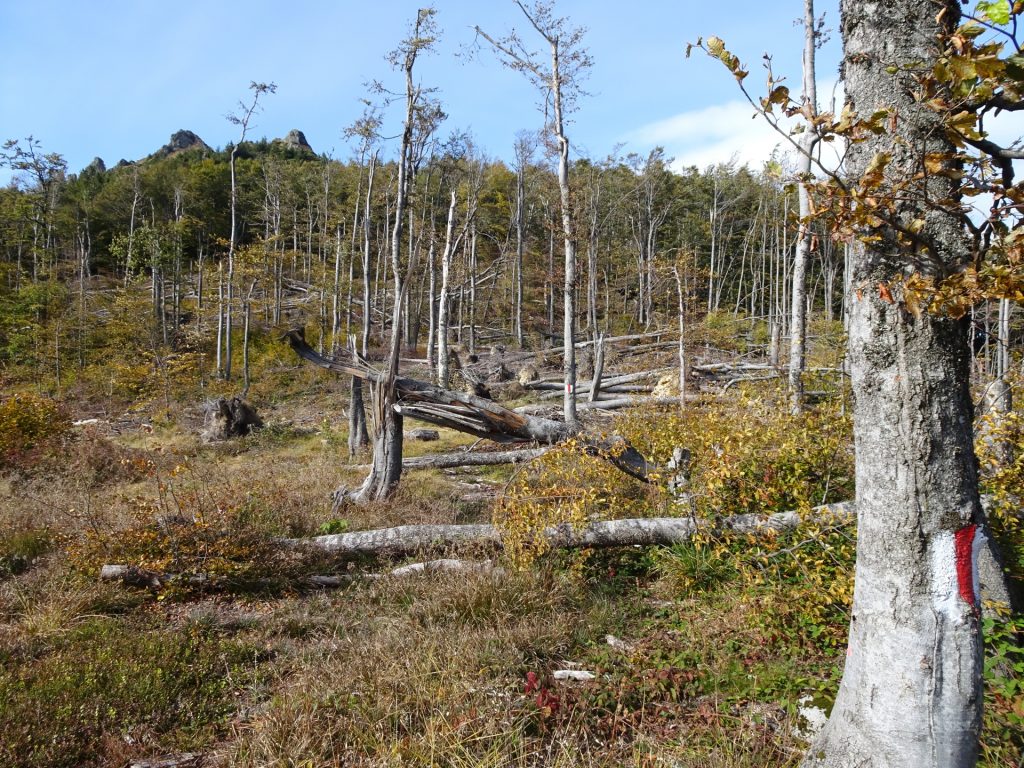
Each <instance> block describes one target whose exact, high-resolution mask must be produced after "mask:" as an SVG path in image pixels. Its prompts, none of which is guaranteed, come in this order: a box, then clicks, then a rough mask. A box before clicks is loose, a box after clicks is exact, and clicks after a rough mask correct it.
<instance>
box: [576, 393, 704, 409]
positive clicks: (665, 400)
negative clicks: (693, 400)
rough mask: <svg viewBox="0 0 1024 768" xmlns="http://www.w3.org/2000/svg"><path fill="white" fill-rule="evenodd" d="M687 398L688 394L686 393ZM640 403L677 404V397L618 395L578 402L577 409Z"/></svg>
mask: <svg viewBox="0 0 1024 768" xmlns="http://www.w3.org/2000/svg"><path fill="white" fill-rule="evenodd" d="M687 399H689V395H687ZM641 405H679V398H678V397H618V398H615V399H613V400H596V401H594V402H592V403H580V404H579V405H577V406H576V408H577V409H578V410H581V411H585V410H590V409H596V410H602V411H613V410H616V409H618V408H636V407H638V406H641Z"/></svg>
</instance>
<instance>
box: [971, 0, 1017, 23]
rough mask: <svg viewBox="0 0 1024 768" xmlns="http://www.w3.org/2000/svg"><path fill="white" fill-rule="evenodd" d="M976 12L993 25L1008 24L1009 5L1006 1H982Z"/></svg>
mask: <svg viewBox="0 0 1024 768" xmlns="http://www.w3.org/2000/svg"><path fill="white" fill-rule="evenodd" d="M977 12H978V14H980V15H981V16H983V17H985V18H986V19H988V20H989V21H991V22H992V23H993V24H1009V23H1010V4H1009V3H1008V2H1006V0H982V1H981V2H979V3H978V7H977Z"/></svg>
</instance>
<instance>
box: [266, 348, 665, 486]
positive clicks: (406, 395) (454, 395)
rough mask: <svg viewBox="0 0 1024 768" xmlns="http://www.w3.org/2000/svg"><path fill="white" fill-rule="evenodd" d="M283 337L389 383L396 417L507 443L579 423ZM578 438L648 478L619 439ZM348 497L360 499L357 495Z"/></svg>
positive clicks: (312, 357)
mask: <svg viewBox="0 0 1024 768" xmlns="http://www.w3.org/2000/svg"><path fill="white" fill-rule="evenodd" d="M284 339H285V340H286V341H287V342H288V343H289V344H290V345H291V347H292V349H293V350H294V351H295V352H296V354H298V355H299V357H301V358H303V359H304V360H308V361H309V362H311V363H313V364H314V365H318V366H320V367H321V368H326V369H327V370H330V371H335V372H336V373H341V374H345V375H347V376H355V377H357V378H359V379H362V380H364V381H366V382H369V384H370V386H371V388H372V389H373V390H374V391H377V390H379V389H380V387H382V386H384V385H385V384H386V385H387V386H389V387H390V389H391V391H392V397H391V398H390V401H389V402H390V407H391V408H392V409H393V410H394V412H395V413H396V414H397V415H399V416H403V417H404V416H408V417H410V418H414V419H419V420H420V421H425V422H427V423H429V424H435V425H437V426H439V427H447V428H449V429H454V430H456V431H458V432H464V433H466V434H469V435H473V436H475V437H480V438H484V439H486V440H491V441H493V442H496V443H501V444H506V445H508V444H522V443H541V444H545V445H553V444H555V443H559V442H562V441H563V440H565V439H567V438H569V437H571V436H572V435H573V434H575V433H576V430H577V428H578V427H577V426H576V425H575V424H573V425H570V424H567V423H565V422H563V421H555V420H553V419H546V418H543V417H540V416H533V415H529V414H524V413H518V412H516V411H512V410H509V409H508V408H505V407H503V406H501V405H499V404H498V403H496V402H494V401H493V400H489V399H487V398H483V397H479V396H477V395H474V394H471V393H469V392H457V391H454V390H449V389H442V388H440V387H437V386H434V385H433V384H430V383H429V382H426V381H419V380H417V379H409V378H405V377H402V376H395V375H394V373H393V371H386V372H383V373H382V372H380V371H377V370H375V369H374V368H372V367H370V366H369V365H368V364H366V363H365V362H362V361H360V360H350V359H343V358H340V357H328V356H326V355H322V354H320V353H319V352H317V351H316V350H315V349H313V348H312V347H311V346H309V344H307V343H306V339H305V334H304V332H303V330H302V329H294V330H291V331H289V332H288V333H286V334H285V336H284ZM580 439H581V441H582V444H583V445H584V446H585V448H586V450H587V451H588V452H589V453H591V454H593V455H595V456H600V457H602V458H604V459H606V460H607V461H609V462H611V463H612V464H613V465H614V466H615V467H617V468H618V469H620V470H621V471H623V472H625V473H626V474H628V475H630V476H631V477H635V478H637V479H638V480H642V481H644V482H649V475H650V473H651V472H652V471H653V470H654V469H655V467H654V466H653V465H651V464H649V463H648V461H647V460H646V459H645V458H644V457H643V456H642V455H641V454H640V453H639V452H638V451H637V450H636V449H635V448H633V447H632V446H630V445H628V444H627V443H626V442H625V441H624V440H622V439H621V438H599V437H589V436H587V435H586V434H584V435H582V436H581V438H580ZM399 461H401V457H400V456H399ZM353 499H354V500H357V501H360V500H363V499H362V498H361V497H358V495H355V496H353Z"/></svg>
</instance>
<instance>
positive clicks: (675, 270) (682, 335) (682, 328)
mask: <svg viewBox="0 0 1024 768" xmlns="http://www.w3.org/2000/svg"><path fill="white" fill-rule="evenodd" d="M672 275H673V277H675V279H676V298H677V299H678V300H679V350H678V354H679V407H680V408H681V409H684V410H685V409H686V293H685V291H684V289H683V277H682V275H680V274H679V267H677V266H673V267H672Z"/></svg>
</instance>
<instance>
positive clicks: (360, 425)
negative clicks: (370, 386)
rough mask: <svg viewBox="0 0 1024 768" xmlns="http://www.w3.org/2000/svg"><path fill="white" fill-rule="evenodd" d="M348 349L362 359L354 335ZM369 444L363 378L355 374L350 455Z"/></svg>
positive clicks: (352, 392) (350, 418)
mask: <svg viewBox="0 0 1024 768" xmlns="http://www.w3.org/2000/svg"><path fill="white" fill-rule="evenodd" d="M348 349H349V354H351V355H352V358H353V359H354V360H359V359H360V356H359V354H358V351H357V349H356V337H355V336H354V335H351V336H349V337H348ZM369 444H370V434H369V432H368V431H367V429H366V406H365V404H364V403H363V380H362V379H360V378H359V377H358V376H353V377H352V386H351V389H350V392H349V409H348V455H349V456H355V455H356V454H357V453H358V452H359V451H361V450H362V449H363V448H365V447H366V446H367V445H369Z"/></svg>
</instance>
